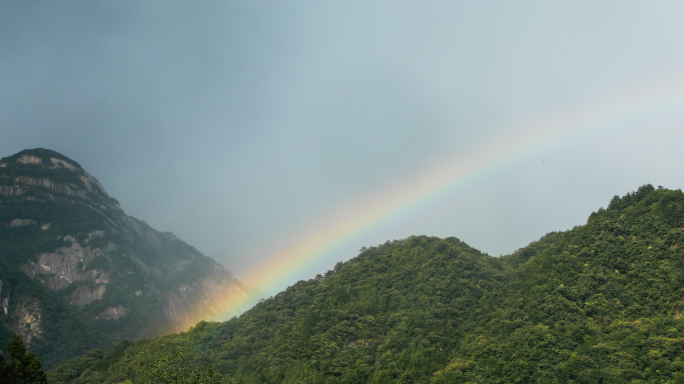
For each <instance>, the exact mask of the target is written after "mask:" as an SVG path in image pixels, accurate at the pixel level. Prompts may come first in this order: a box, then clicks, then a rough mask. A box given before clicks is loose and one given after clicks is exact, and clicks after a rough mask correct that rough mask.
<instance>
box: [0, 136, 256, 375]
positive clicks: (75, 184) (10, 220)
mask: <svg viewBox="0 0 684 384" xmlns="http://www.w3.org/2000/svg"><path fill="white" fill-rule="evenodd" d="M249 297H250V291H248V290H247V289H246V288H245V287H244V286H243V285H242V284H240V282H239V281H237V280H236V279H235V278H234V277H233V276H232V274H231V272H230V271H228V270H226V269H224V268H223V267H222V266H221V265H219V264H218V263H216V262H215V261H214V260H213V259H211V258H209V257H206V256H204V255H202V254H201V253H200V252H199V251H197V250H196V249H195V248H193V247H192V246H190V245H188V244H186V243H184V242H183V241H181V240H180V239H178V238H177V237H176V236H174V235H173V234H171V233H168V232H166V233H162V232H159V231H156V230H154V229H153V228H151V227H150V226H149V225H147V224H146V223H145V222H143V221H140V220H137V219H135V218H133V217H131V216H128V215H126V213H125V212H124V211H123V210H122V209H121V207H120V206H119V203H118V202H117V200H116V199H114V198H113V197H110V196H109V195H108V194H107V192H106V191H105V189H104V187H103V186H102V184H101V183H100V182H99V181H98V180H97V179H96V178H95V177H93V176H92V175H90V174H89V173H88V172H86V171H85V170H84V169H83V168H82V167H81V166H80V165H79V164H78V163H77V162H75V161H73V160H71V159H69V158H67V157H65V156H63V155H61V154H59V153H57V152H54V151H50V150H46V149H32V150H25V151H22V152H19V153H17V154H15V155H13V156H9V157H5V158H2V159H0V341H2V343H1V344H2V345H4V344H5V343H6V342H7V340H9V337H10V336H11V334H12V333H14V332H16V333H21V334H22V335H23V337H24V341H25V343H27V345H28V346H29V348H30V349H31V350H32V351H33V352H35V353H36V354H37V355H38V356H39V358H40V360H41V361H42V363H43V366H44V367H46V368H50V367H52V366H54V365H55V364H57V363H58V362H60V361H63V360H65V359H69V358H71V357H74V356H76V355H79V354H83V353H85V352H87V351H88V350H90V349H92V348H96V347H97V348H103V349H108V348H110V347H111V346H113V345H114V344H116V343H117V342H119V341H120V340H122V339H124V338H127V339H137V338H141V337H151V336H156V335H160V334H164V333H169V332H177V331H181V330H184V329H187V328H188V327H189V326H191V325H193V324H195V323H197V322H198V321H200V320H202V319H207V318H210V317H212V316H213V315H216V314H218V313H221V312H220V311H222V310H224V307H219V306H217V304H222V305H225V304H228V303H231V302H233V303H235V304H236V310H235V311H236V313H239V312H241V311H242V310H244V309H245V306H246V305H247V304H240V303H246V300H245V298H249ZM247 301H248V300H247ZM241 305H242V306H241Z"/></svg>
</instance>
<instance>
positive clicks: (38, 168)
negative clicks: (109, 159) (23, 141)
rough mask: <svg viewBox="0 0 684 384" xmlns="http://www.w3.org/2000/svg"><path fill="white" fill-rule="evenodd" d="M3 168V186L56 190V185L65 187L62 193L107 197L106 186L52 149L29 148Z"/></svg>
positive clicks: (0, 162)
mask: <svg viewBox="0 0 684 384" xmlns="http://www.w3.org/2000/svg"><path fill="white" fill-rule="evenodd" d="M0 168H3V170H2V171H3V175H2V177H3V178H5V180H0V185H2V184H3V181H4V184H7V183H8V182H10V183H11V182H14V183H15V184H16V183H18V184H29V185H34V186H43V187H47V188H48V189H53V190H54V189H55V188H54V186H55V185H61V186H62V187H63V188H61V190H74V189H79V190H82V191H83V194H82V195H83V196H85V195H87V194H93V193H94V194H104V195H105V196H107V191H105V189H104V186H102V184H101V183H100V182H99V181H98V180H97V179H96V178H95V177H93V176H92V175H90V174H89V173H88V172H86V171H85V170H84V169H83V167H81V165H80V164H78V163H77V162H75V161H74V160H71V159H70V158H68V157H66V156H64V155H62V154H61V153H59V152H56V151H53V150H50V149H45V148H34V149H25V150H23V151H21V152H18V153H15V154H14V155H12V156H8V157H4V158H2V159H0ZM7 179H9V180H7ZM65 188H66V189H65Z"/></svg>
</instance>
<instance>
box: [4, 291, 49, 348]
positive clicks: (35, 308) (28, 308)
mask: <svg viewBox="0 0 684 384" xmlns="http://www.w3.org/2000/svg"><path fill="white" fill-rule="evenodd" d="M42 315H43V314H42V311H41V303H40V301H38V300H36V299H24V300H21V301H20V302H18V303H17V305H16V306H15V308H14V316H13V318H14V321H13V322H12V325H11V329H12V331H13V332H15V333H19V334H21V335H23V336H24V341H25V342H26V343H27V344H31V343H33V341H35V340H36V339H40V338H42V337H43V325H42V322H41V319H42Z"/></svg>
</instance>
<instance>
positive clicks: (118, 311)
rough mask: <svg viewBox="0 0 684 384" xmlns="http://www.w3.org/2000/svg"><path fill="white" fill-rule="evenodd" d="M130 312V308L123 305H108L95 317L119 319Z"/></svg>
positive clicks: (99, 318) (98, 318)
mask: <svg viewBox="0 0 684 384" xmlns="http://www.w3.org/2000/svg"><path fill="white" fill-rule="evenodd" d="M127 314H128V308H125V307H123V306H121V305H117V306H116V307H108V308H107V309H105V310H104V311H102V313H100V314H99V315H97V317H95V319H96V320H119V319H120V318H122V317H124V316H126V315H127Z"/></svg>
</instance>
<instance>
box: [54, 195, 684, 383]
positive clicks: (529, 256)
mask: <svg viewBox="0 0 684 384" xmlns="http://www.w3.org/2000/svg"><path fill="white" fill-rule="evenodd" d="M683 250H684V194H683V193H682V192H681V191H670V190H666V189H660V188H659V189H655V188H653V187H652V186H650V185H647V186H644V187H642V188H640V189H639V190H638V191H636V192H634V193H630V194H628V195H626V196H624V197H622V198H620V197H616V198H614V199H613V200H612V201H611V203H610V205H609V206H608V209H600V210H599V211H598V212H595V213H593V214H591V216H590V218H589V220H588V222H587V224H586V225H583V226H579V227H575V228H574V229H572V230H570V231H566V232H554V233H550V234H547V235H546V236H544V237H542V238H541V239H540V240H539V241H536V242H533V243H531V244H530V245H529V246H527V247H525V248H522V249H520V250H518V251H516V252H515V253H513V254H511V255H508V256H503V257H501V258H493V257H490V256H488V255H486V254H482V253H480V252H479V251H477V250H475V249H473V248H471V247H469V246H468V245H467V244H465V243H463V242H461V241H459V240H458V239H456V238H447V239H438V238H433V237H425V236H419V237H410V238H408V239H405V240H400V241H393V242H387V243H385V244H383V245H380V246H377V247H370V248H363V249H362V251H361V253H360V254H359V256H358V257H356V258H354V259H352V260H350V261H348V262H345V263H339V264H338V265H337V266H336V267H335V269H334V270H333V271H329V272H328V273H326V275H325V276H320V275H319V276H317V277H316V278H315V279H311V280H309V281H300V282H298V283H297V284H295V285H293V286H292V287H289V288H288V289H287V290H285V291H283V292H281V293H279V294H278V295H276V296H275V297H272V298H269V299H267V300H264V301H262V302H261V303H259V304H258V305H257V306H255V307H254V308H253V309H251V310H250V311H248V312H247V313H245V314H244V315H242V316H240V317H239V318H233V319H232V320H230V321H227V322H225V323H204V322H202V323H199V324H198V325H197V326H196V327H194V328H193V329H191V330H190V331H188V332H184V333H180V334H174V335H168V336H164V337H159V338H155V339H147V340H139V341H136V342H132V343H129V344H128V345H127V346H126V348H125V349H124V350H122V351H119V352H118V353H119V355H118V356H119V357H118V358H117V359H114V360H111V361H110V363H107V364H102V363H98V364H93V365H92V366H90V367H88V368H86V369H82V370H81V374H80V376H79V377H78V379H76V380H74V381H73V383H118V382H120V381H122V380H123V379H129V380H131V381H132V382H133V383H142V382H144V378H145V374H146V372H147V368H146V367H148V366H149V364H152V363H153V362H154V361H156V360H157V359H158V358H159V356H162V355H164V354H167V355H168V354H174V353H177V352H178V351H180V350H185V351H187V352H188V356H189V358H190V359H191V360H192V361H193V362H194V363H195V364H198V365H211V364H215V367H216V368H215V369H216V371H217V372H219V373H221V374H223V375H227V376H229V377H231V378H232V380H234V382H235V383H433V382H434V383H447V382H448V383H474V382H477V383H511V382H519V383H534V382H540V383H541V382H543V383H547V382H548V383H567V384H569V383H629V382H632V383H647V382H648V383H651V382H652V383H656V382H658V383H676V382H683V381H682V380H683V379H684V375H683V372H684V358H683V357H682V356H684V314H683V313H684V283H683V282H684V251H683ZM77 362H78V361H74V362H73V363H69V364H66V365H65V367H67V366H70V365H71V364H77ZM60 369H62V368H60Z"/></svg>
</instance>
